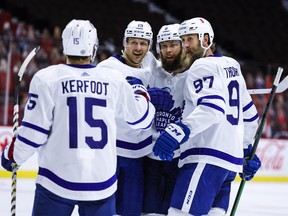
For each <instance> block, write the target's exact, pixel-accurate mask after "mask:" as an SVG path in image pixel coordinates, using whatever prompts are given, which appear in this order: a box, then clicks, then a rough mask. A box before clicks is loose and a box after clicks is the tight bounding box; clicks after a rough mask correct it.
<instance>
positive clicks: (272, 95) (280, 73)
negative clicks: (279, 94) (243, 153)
mask: <svg viewBox="0 0 288 216" xmlns="http://www.w3.org/2000/svg"><path fill="white" fill-rule="evenodd" d="M282 72H283V68H282V67H278V71H277V74H276V77H275V79H274V83H273V86H272V89H271V93H270V96H269V100H268V102H267V105H266V107H265V110H264V113H263V116H262V119H261V122H260V124H259V126H258V129H257V132H256V134H255V140H254V143H253V148H252V152H251V154H250V156H249V158H248V160H253V158H254V155H255V152H256V149H257V146H258V143H259V140H260V137H261V135H262V132H263V128H264V126H265V123H266V119H267V116H268V111H269V109H270V107H271V104H272V101H273V99H274V96H275V93H276V90H277V87H278V84H279V80H280V77H281V75H282ZM245 183H246V180H244V179H242V180H241V183H240V186H239V189H238V192H237V195H236V198H235V201H234V204H233V207H232V210H231V214H230V216H234V215H235V212H236V209H237V207H238V204H239V201H240V197H241V194H242V191H243V189H244V186H245Z"/></svg>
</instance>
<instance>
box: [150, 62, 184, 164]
mask: <svg viewBox="0 0 288 216" xmlns="http://www.w3.org/2000/svg"><path fill="white" fill-rule="evenodd" d="M158 64H159V66H158V67H157V68H156V69H155V70H154V71H153V77H154V78H153V81H152V82H151V83H150V87H157V88H163V89H165V90H167V91H168V92H170V94H171V95H172V96H173V100H174V105H173V107H172V109H171V110H170V111H169V112H165V111H157V110H156V113H155V120H154V124H153V127H152V130H153V146H154V144H155V142H156V140H157V138H158V137H159V135H160V132H161V130H164V129H165V127H166V126H167V124H169V123H173V122H176V121H180V120H181V119H182V114H183V109H184V106H185V101H184V95H183V90H184V85H185V80H186V78H187V74H188V73H187V70H185V71H183V72H181V73H177V74H175V75H174V74H171V73H169V72H167V71H165V70H164V69H163V68H162V65H161V62H159V63H158ZM156 126H157V127H156ZM156 128H157V129H156ZM179 155H180V151H179V149H176V150H175V151H174V158H175V157H179ZM148 157H149V158H152V159H155V160H161V159H160V158H159V157H158V156H157V157H156V156H155V155H154V153H153V152H152V153H150V154H149V155H148Z"/></svg>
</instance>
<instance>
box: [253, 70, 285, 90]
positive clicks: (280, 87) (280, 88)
mask: <svg viewBox="0 0 288 216" xmlns="http://www.w3.org/2000/svg"><path fill="white" fill-rule="evenodd" d="M287 89H288V75H287V76H286V77H285V78H284V79H283V80H282V81H281V82H280V83H279V85H278V87H277V90H276V93H282V92H284V91H285V90H287ZM248 92H249V94H270V93H271V88H266V89H248Z"/></svg>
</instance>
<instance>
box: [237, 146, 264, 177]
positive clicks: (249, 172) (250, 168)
mask: <svg viewBox="0 0 288 216" xmlns="http://www.w3.org/2000/svg"><path fill="white" fill-rule="evenodd" d="M251 152H252V145H249V146H248V148H247V149H244V163H243V173H240V177H241V178H242V179H243V180H246V181H250V180H251V179H252V178H253V177H254V175H255V174H256V172H257V171H258V169H259V168H260V167H261V161H260V159H259V158H258V157H257V155H256V154H255V155H254V158H253V160H248V158H249V156H250V154H251Z"/></svg>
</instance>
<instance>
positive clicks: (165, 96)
mask: <svg viewBox="0 0 288 216" xmlns="http://www.w3.org/2000/svg"><path fill="white" fill-rule="evenodd" d="M148 93H149V95H150V98H151V103H152V104H153V105H154V107H155V109H156V111H158V110H164V111H169V110H171V109H172V107H173V106H174V100H173V99H172V95H171V94H170V93H169V92H168V91H166V90H164V89H160V88H156V87H154V88H149V89H148Z"/></svg>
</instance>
